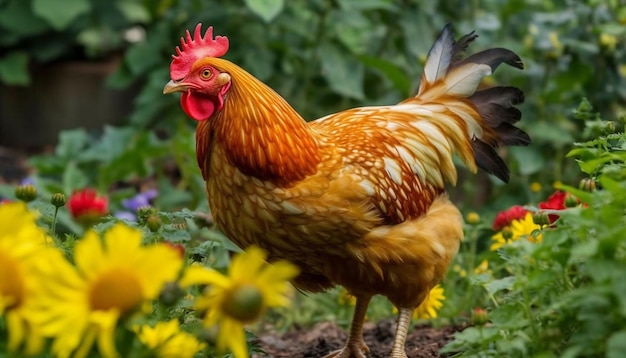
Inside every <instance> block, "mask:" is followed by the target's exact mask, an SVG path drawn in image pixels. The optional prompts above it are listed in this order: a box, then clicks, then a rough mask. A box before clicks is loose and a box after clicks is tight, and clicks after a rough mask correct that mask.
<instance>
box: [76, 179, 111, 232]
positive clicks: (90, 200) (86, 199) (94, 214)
mask: <svg viewBox="0 0 626 358" xmlns="http://www.w3.org/2000/svg"><path fill="white" fill-rule="evenodd" d="M67 207H68V209H69V211H70V214H71V215H72V217H73V218H74V219H76V220H78V221H80V222H82V223H84V224H88V225H90V224H94V223H95V222H97V221H98V219H100V218H101V217H102V216H105V215H107V214H108V213H109V200H108V199H107V198H106V197H103V196H98V193H96V191H95V190H94V189H89V188H88V189H83V190H80V191H75V192H74V193H72V196H70V199H69V200H68V201H67Z"/></svg>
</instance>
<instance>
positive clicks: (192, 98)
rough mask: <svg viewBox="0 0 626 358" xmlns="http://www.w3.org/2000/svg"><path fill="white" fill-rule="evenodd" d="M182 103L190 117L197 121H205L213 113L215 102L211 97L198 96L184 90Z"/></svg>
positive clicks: (181, 98)
mask: <svg viewBox="0 0 626 358" xmlns="http://www.w3.org/2000/svg"><path fill="white" fill-rule="evenodd" d="M180 105H181V107H183V110H184V111H185V113H187V115H188V116H189V117H191V118H192V119H195V120H196V121H205V120H207V119H209V118H211V116H212V115H213V112H214V111H215V103H213V101H212V100H211V98H209V97H204V96H198V95H197V94H192V93H191V92H190V91H187V92H183V95H182V96H181V97H180Z"/></svg>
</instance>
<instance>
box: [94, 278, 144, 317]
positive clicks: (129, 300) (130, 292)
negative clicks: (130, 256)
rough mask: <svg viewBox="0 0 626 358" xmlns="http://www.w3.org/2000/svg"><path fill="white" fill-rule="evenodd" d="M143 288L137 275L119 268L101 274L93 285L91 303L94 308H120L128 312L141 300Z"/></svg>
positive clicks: (121, 310)
mask: <svg viewBox="0 0 626 358" xmlns="http://www.w3.org/2000/svg"><path fill="white" fill-rule="evenodd" d="M141 298H142V290H141V285H140V284H139V280H138V279H137V276H136V275H135V274H134V273H133V272H130V271H129V270H127V269H123V268H118V269H113V270H110V271H108V272H106V273H104V274H103V275H101V276H100V277H99V278H98V279H97V280H96V282H95V283H94V284H93V285H92V286H91V291H90V292H89V303H90V305H91V308H92V309H94V310H110V309H114V308H116V309H118V310H119V311H120V313H126V312H128V311H130V310H132V309H133V308H135V307H137V305H139V303H140V302H141Z"/></svg>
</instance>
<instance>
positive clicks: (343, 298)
mask: <svg viewBox="0 0 626 358" xmlns="http://www.w3.org/2000/svg"><path fill="white" fill-rule="evenodd" d="M337 300H338V301H339V304H340V305H342V306H354V305H355V304H356V297H354V296H353V295H352V294H350V292H348V290H346V289H345V288H343V287H342V288H341V290H340V291H339V298H338V299H337Z"/></svg>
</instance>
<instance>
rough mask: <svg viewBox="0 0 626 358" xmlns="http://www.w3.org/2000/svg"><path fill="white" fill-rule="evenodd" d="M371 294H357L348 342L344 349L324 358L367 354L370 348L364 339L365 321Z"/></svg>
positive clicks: (361, 356) (360, 357)
mask: <svg viewBox="0 0 626 358" xmlns="http://www.w3.org/2000/svg"><path fill="white" fill-rule="evenodd" d="M371 298H372V297H371V296H357V297H356V306H355V308H354V315H353V316H352V324H351V325H350V336H349V337H348V343H346V346H345V347H343V349H341V350H338V351H335V352H331V353H330V354H328V355H326V356H324V358H365V354H366V353H369V351H370V349H369V348H368V347H367V345H365V341H363V322H364V321H365V314H366V313H367V306H368V305H369V303H370V299H371Z"/></svg>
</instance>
